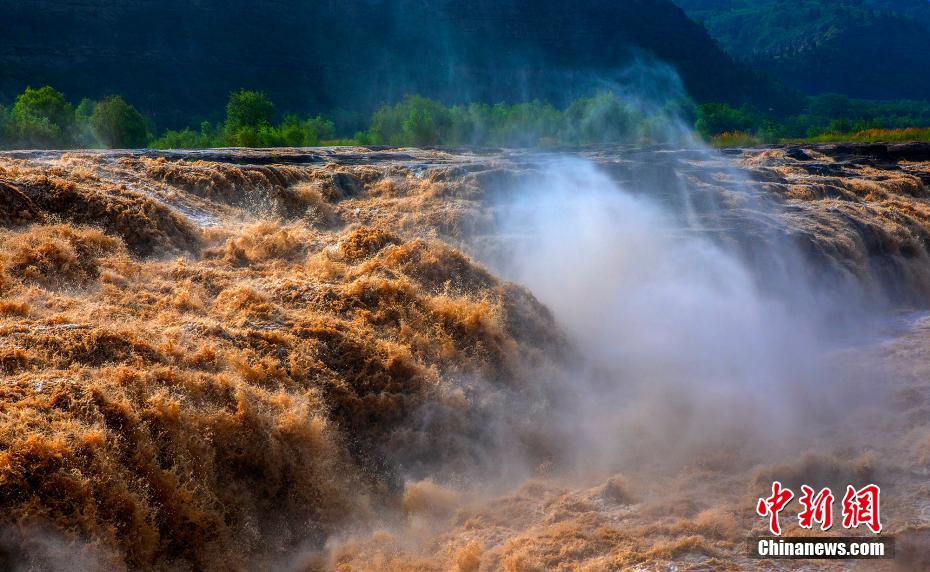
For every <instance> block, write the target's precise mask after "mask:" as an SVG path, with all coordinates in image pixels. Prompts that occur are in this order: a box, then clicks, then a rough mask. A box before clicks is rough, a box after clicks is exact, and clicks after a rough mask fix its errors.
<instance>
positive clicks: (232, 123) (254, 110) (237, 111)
mask: <svg viewBox="0 0 930 572" xmlns="http://www.w3.org/2000/svg"><path fill="white" fill-rule="evenodd" d="M273 116H274V104H273V103H271V100H269V99H268V97H267V96H266V95H265V94H264V92H261V91H249V90H246V89H240V90H239V91H234V92H232V93H231V94H229V103H227V104H226V128H227V129H229V130H231V131H238V130H240V129H242V128H243V127H254V128H256V129H257V128H259V127H261V126H263V125H271V119H272V117H273Z"/></svg>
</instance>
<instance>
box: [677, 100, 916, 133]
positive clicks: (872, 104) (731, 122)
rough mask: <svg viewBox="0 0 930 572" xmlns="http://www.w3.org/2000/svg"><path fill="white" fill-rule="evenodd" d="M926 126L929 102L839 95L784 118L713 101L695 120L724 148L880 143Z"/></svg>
mask: <svg viewBox="0 0 930 572" xmlns="http://www.w3.org/2000/svg"><path fill="white" fill-rule="evenodd" d="M925 127H930V102H928V101H903V100H902V101H890V102H877V101H869V100H862V99H851V98H849V97H846V96H844V95H837V94H824V95H818V96H815V97H810V98H807V100H806V105H805V107H804V109H803V111H802V112H801V113H800V114H797V115H791V116H782V117H779V116H775V115H771V114H766V113H764V112H762V111H759V110H756V109H754V108H752V107H749V106H744V107H741V108H734V107H730V106H728V105H723V104H716V103H709V104H704V105H701V106H700V107H699V108H698V113H697V118H696V120H695V129H696V130H697V131H698V133H700V134H701V135H702V136H703V137H704V138H706V139H708V140H711V141H715V142H718V143H720V144H722V145H725V144H726V142H727V141H728V140H731V141H733V142H734V143H736V142H737V141H738V142H739V144H743V145H748V144H754V143H777V142H780V141H787V140H811V141H818V140H861V139H872V140H878V139H883V138H887V137H888V136H889V131H904V132H905V133H910V134H912V135H915V136H916V134H917V133H920V131H919V130H914V129H913V128H925ZM908 130H910V131H908ZM892 137H893V134H892Z"/></svg>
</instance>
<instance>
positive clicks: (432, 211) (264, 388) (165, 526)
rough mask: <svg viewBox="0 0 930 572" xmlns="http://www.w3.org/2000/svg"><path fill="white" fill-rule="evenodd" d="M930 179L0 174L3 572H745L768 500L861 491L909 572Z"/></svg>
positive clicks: (317, 154)
mask: <svg viewBox="0 0 930 572" xmlns="http://www.w3.org/2000/svg"><path fill="white" fill-rule="evenodd" d="M928 184H930V147H927V146H923V145H917V144H912V145H898V146H884V145H881V146H842V145H840V146H821V147H808V148H803V149H802V148H772V149H765V150H752V151H745V152H740V153H731V154H727V155H722V154H718V153H716V152H710V151H707V150H703V149H700V148H689V149H684V150H670V149H664V148H649V149H643V148H634V147H605V148H598V149H595V150H589V151H585V152H577V153H566V154H540V153H515V152H513V153H505V152H487V153H465V152H461V153H455V152H444V151H426V150H410V149H403V150H391V151H383V150H372V149H363V148H357V149H338V150H328V149H323V150H317V151H306V150H293V151H287V150H285V151H278V152H270V151H251V152H246V151H241V150H229V151H222V150H221V151H208V152H189V153H159V154H156V153H121V152H99V153H98V152H86V153H57V152H47V153H41V152H22V153H7V154H2V155H0V223H2V224H3V227H4V229H3V230H2V232H0V268H2V273H0V293H2V299H0V331H2V334H3V335H2V345H0V372H2V374H3V376H4V380H3V383H2V385H0V396H2V397H0V506H2V509H3V510H2V512H0V515H2V517H0V518H2V531H0V563H2V564H3V567H4V568H10V569H22V570H26V569H34V568H39V569H42V568H56V567H58V568H60V567H62V566H64V565H65V563H66V564H67V567H69V568H71V569H74V568H78V569H81V568H83V569H88V570H95V569H99V568H103V567H107V568H115V569H178V568H180V569H197V570H199V569H206V570H213V569H223V570H228V569H256V568H274V569H285V570H326V569H333V568H336V569H340V570H369V569H372V570H373V569H378V570H384V569H397V570H409V569H416V570H449V569H455V570H460V571H470V570H498V569H504V570H510V571H523V570H543V569H578V568H584V569H587V570H612V569H617V568H623V567H639V568H654V567H656V566H663V565H668V564H674V565H676V566H681V567H685V568H687V567H689V566H690V567H695V568H705V569H706V568H717V567H724V566H726V567H729V568H732V569H740V568H753V563H752V562H751V561H749V560H748V554H747V553H746V551H745V550H744V539H745V538H746V537H747V536H748V535H750V534H752V533H754V532H759V531H761V530H764V528H765V522H763V521H762V520H761V519H759V518H758V517H757V516H756V515H755V512H754V507H755V500H756V499H757V498H758V497H759V496H760V495H762V494H763V493H764V492H765V490H766V487H768V486H770V485H771V482H772V480H775V479H779V480H781V481H782V482H784V483H785V484H786V486H795V487H797V486H799V485H800V484H803V483H812V484H816V485H818V486H830V485H832V486H835V487H842V486H844V485H845V484H846V483H851V484H860V485H861V484H865V482H864V481H866V480H869V481H870V482H871V481H877V482H880V484H881V486H882V489H883V501H884V502H885V505H883V511H884V514H885V519H886V523H885V526H886V529H887V530H889V531H892V532H893V533H894V534H895V535H896V536H897V538H898V547H897V550H898V559H897V561H896V562H897V563H898V565H904V566H905V567H910V568H914V567H920V566H926V565H927V560H926V558H927V557H926V555H925V554H924V553H923V552H921V551H920V549H919V547H920V546H922V545H925V544H926V542H927V541H928V539H930V532H928V531H930V528H928V526H930V512H928V510H927V507H928V506H930V500H928V499H927V494H926V489H925V488H924V485H923V484H922V478H921V476H920V475H922V473H921V472H920V471H921V470H922V468H923V467H924V465H925V464H926V463H927V462H928V461H930V385H928V381H927V378H928V376H927V375H926V374H927V372H930V321H927V320H925V319H924V318H923V315H922V314H921V313H920V312H921V311H922V310H925V309H926V307H925V306H926V302H925V301H926V300H927V299H928V298H927V295H928V294H930V258H928V246H930V202H928V197H930V191H928ZM785 526H786V528H787V532H788V533H792V531H794V532H797V531H798V528H797V523H796V522H795V523H793V524H792V523H785ZM824 567H829V564H824Z"/></svg>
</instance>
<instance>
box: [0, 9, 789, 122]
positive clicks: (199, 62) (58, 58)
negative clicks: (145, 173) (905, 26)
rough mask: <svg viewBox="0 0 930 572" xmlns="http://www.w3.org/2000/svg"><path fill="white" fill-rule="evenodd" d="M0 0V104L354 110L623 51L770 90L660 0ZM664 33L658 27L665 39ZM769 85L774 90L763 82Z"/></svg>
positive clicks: (172, 111) (193, 110) (514, 83)
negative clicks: (30, 97)
mask: <svg viewBox="0 0 930 572" xmlns="http://www.w3.org/2000/svg"><path fill="white" fill-rule="evenodd" d="M568 8H569V6H567V5H566V3H564V2H558V1H554V0H547V1H545V2H529V1H528V0H506V1H504V2H490V1H484V2H478V3H470V4H469V6H468V7H467V9H466V8H465V7H463V6H461V5H460V3H457V2H451V1H449V0H428V1H414V0H399V1H396V2H384V1H380V0H348V1H344V2H328V1H321V0H317V1H310V2H301V1H299V0H274V1H272V2H263V3H261V4H258V3H251V2H243V1H241V0H234V1H232V2H228V1H227V2H220V1H219V0H199V1H197V2H184V1H181V0H166V1H164V2H157V3H154V2H141V1H139V0H134V1H129V2H120V3H114V2H107V1H104V0H77V1H73V2H67V3H61V2H51V1H47V0H27V1H24V2H23V1H13V0H0V9H2V10H3V13H4V14H5V17H4V18H3V19H2V21H0V35H2V37H3V38H4V42H3V44H2V46H0V68H2V69H3V70H4V73H3V74H2V76H0V104H4V103H5V104H8V103H9V102H10V100H11V99H12V98H13V97H14V96H15V94H17V93H19V92H21V91H22V89H23V88H24V87H26V86H27V85H32V86H38V85H43V84H51V85H54V86H55V87H57V88H58V89H61V90H63V91H64V92H65V93H66V94H67V96H68V97H69V98H70V99H73V100H77V99H79V98H81V97H91V98H99V97H101V96H103V95H107V94H110V93H114V92H115V93H120V94H122V95H123V96H124V97H126V98H127V99H128V100H129V101H131V102H133V103H134V104H136V105H137V106H138V107H140V109H142V111H143V112H145V113H146V114H147V115H149V116H151V117H152V118H153V119H154V120H155V122H156V124H157V125H158V126H159V127H162V128H163V127H176V126H183V125H189V124H194V125H196V124H197V122H198V121H199V120H201V119H216V118H217V117H215V114H216V112H217V111H218V110H221V109H222V107H223V104H224V102H225V100H226V97H227V95H228V94H229V92H230V91H231V90H233V89H237V88H240V87H248V88H253V89H262V90H265V91H266V92H267V93H268V94H269V96H270V97H271V98H272V99H273V100H274V101H275V102H277V103H278V104H279V109H283V110H289V111H294V112H300V113H309V112H314V113H316V112H326V111H333V110H336V109H344V110H349V111H352V112H367V111H370V110H371V109H372V108H374V107H376V106H378V105H380V104H382V103H384V102H388V101H392V100H396V99H399V98H400V97H402V96H403V95H404V94H407V93H413V92H416V93H422V94H424V95H429V96H433V97H437V98H440V99H446V100H465V99H473V100H486V101H498V100H520V99H525V98H534V97H539V98H546V99H551V100H554V103H560V102H561V101H564V100H568V99H571V98H573V97H577V96H578V95H579V94H580V93H583V92H587V91H590V89H591V88H592V86H596V85H603V81H605V80H607V81H610V80H612V79H614V78H616V75H617V73H618V70H621V69H623V68H624V67H625V66H626V65H628V64H629V63H630V62H631V61H633V59H634V58H637V57H642V56H645V58H646V59H647V60H648V59H651V58H652V57H657V58H658V59H661V60H663V61H666V62H668V63H670V64H672V65H673V66H674V67H675V68H677V69H678V70H679V72H680V74H681V76H682V78H683V80H684V82H685V87H686V89H687V90H688V92H689V93H690V94H692V95H693V96H694V97H696V98H697V99H699V100H714V101H728V102H734V103H739V102H742V101H747V100H751V101H754V102H757V103H760V105H766V106H769V107H771V106H773V105H777V103H776V102H774V101H772V100H773V95H772V94H773V93H778V92H777V90H774V91H773V90H772V89H771V86H770V85H768V84H767V82H766V81H765V80H761V79H759V78H758V77H756V76H755V75H754V74H752V73H750V72H747V71H746V70H744V69H743V68H741V67H740V66H737V65H735V64H734V63H733V61H732V60H731V59H730V58H729V57H728V56H727V55H725V54H724V53H723V52H722V51H721V50H720V49H719V47H718V46H717V45H716V44H715V43H714V42H713V41H712V40H711V39H710V37H709V36H708V35H707V33H706V31H705V30H703V29H702V28H701V26H699V25H697V24H696V23H694V22H692V21H691V20H689V19H688V18H687V17H686V16H685V14H684V13H683V12H682V11H681V10H680V9H679V8H678V7H677V6H674V5H673V4H672V3H671V2H668V1H666V0H635V1H631V2H601V1H598V0H583V1H580V2H575V3H572V4H571V6H570V9H568ZM670 38H674V41H669V39H670ZM774 97H778V96H777V95H776V96H774Z"/></svg>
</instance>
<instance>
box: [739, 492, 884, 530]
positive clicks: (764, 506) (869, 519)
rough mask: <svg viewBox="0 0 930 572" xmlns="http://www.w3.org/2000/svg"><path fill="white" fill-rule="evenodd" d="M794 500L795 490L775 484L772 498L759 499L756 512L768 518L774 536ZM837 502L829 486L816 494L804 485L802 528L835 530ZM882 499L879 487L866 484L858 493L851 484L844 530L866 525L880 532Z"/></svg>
mask: <svg viewBox="0 0 930 572" xmlns="http://www.w3.org/2000/svg"><path fill="white" fill-rule="evenodd" d="M815 493H816V494H815ZM793 498H794V491H792V490H791V489H788V488H785V487H783V486H782V484H781V483H780V482H778V481H775V482H773V483H772V495H771V496H769V497H766V498H760V499H759V502H758V503H757V504H756V513H758V515H759V516H763V517H766V516H767V517H768V518H769V530H770V531H772V534H774V535H775V536H780V535H781V524H780V522H779V515H780V514H781V511H782V510H784V509H785V507H786V506H787V505H788V503H789V502H791V499H793ZM834 499H835V497H834V496H833V491H831V490H830V488H829V487H824V488H823V489H821V490H820V492H816V491H815V490H814V489H813V488H812V487H810V486H808V485H801V496H800V497H799V498H798V502H799V503H801V509H802V510H801V512H800V513H798V524H799V525H800V527H801V528H806V529H812V528H813V527H814V525H815V524H819V525H820V529H821V530H830V528H832V527H833V501H834ZM880 500H881V489H880V488H879V487H878V485H867V486H864V487H862V488H861V489H858V490H856V488H855V487H853V486H852V485H849V486H847V487H846V494H845V495H844V496H843V528H847V529H851V528H859V526H860V525H863V524H864V525H866V526H867V527H868V528H869V530H871V531H872V532H874V533H875V534H878V533H879V532H881V531H882V522H881V515H880V508H879V506H880Z"/></svg>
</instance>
